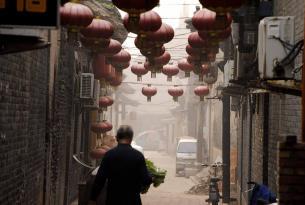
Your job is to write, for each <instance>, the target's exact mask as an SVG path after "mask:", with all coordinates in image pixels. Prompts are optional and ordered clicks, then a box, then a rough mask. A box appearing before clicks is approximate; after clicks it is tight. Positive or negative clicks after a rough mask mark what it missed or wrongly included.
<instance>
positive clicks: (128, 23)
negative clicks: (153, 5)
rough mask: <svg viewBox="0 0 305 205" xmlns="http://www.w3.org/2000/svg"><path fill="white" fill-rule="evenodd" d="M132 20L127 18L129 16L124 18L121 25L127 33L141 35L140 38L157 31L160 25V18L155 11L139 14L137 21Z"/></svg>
mask: <svg viewBox="0 0 305 205" xmlns="http://www.w3.org/2000/svg"><path fill="white" fill-rule="evenodd" d="M132 20H133V18H129V14H126V15H125V16H124V19H123V23H124V26H125V28H126V29H127V31H129V32H132V33H136V34H141V36H145V33H147V32H154V31H157V30H158V29H159V28H160V27H161V25H162V20H161V17H160V16H159V14H158V13H157V12H155V11H147V12H145V13H141V15H140V19H139V21H132Z"/></svg>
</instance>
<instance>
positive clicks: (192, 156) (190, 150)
mask: <svg viewBox="0 0 305 205" xmlns="http://www.w3.org/2000/svg"><path fill="white" fill-rule="evenodd" d="M196 161H197V139H194V138H182V139H180V140H179V141H178V144H177V151H176V174H177V175H179V174H180V173H181V172H183V173H185V168H191V167H196Z"/></svg>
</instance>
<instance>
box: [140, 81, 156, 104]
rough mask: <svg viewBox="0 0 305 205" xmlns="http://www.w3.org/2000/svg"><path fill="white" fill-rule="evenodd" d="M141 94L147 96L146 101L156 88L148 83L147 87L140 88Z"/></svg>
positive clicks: (154, 92)
mask: <svg viewBox="0 0 305 205" xmlns="http://www.w3.org/2000/svg"><path fill="white" fill-rule="evenodd" d="M142 94H143V95H145V96H146V97H147V102H150V101H151V97H152V96H154V95H156V94H157V88H155V87H151V85H148V86H147V87H143V88H142Z"/></svg>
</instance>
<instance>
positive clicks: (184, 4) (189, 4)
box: [160, 3, 201, 6]
mask: <svg viewBox="0 0 305 205" xmlns="http://www.w3.org/2000/svg"><path fill="white" fill-rule="evenodd" d="M160 6H201V4H200V3H183V4H160Z"/></svg>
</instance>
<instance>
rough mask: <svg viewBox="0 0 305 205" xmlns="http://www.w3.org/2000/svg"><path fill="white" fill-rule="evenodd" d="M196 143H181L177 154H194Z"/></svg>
mask: <svg viewBox="0 0 305 205" xmlns="http://www.w3.org/2000/svg"><path fill="white" fill-rule="evenodd" d="M196 152H197V143H196V142H182V143H180V144H179V146H178V153H196Z"/></svg>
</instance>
